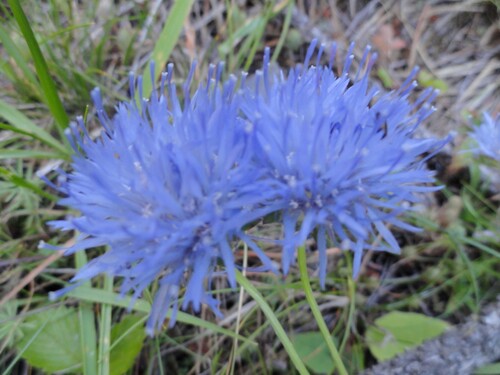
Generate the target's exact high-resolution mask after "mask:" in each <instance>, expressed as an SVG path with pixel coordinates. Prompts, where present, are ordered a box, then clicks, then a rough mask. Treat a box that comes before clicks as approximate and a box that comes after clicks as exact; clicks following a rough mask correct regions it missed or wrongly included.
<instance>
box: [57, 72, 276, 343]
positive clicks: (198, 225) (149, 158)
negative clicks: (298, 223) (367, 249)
mask: <svg viewBox="0 0 500 375" xmlns="http://www.w3.org/2000/svg"><path fill="white" fill-rule="evenodd" d="M194 67H195V66H194V65H193V67H192V69H191V73H190V76H189V78H188V80H187V82H186V83H185V85H184V103H183V104H182V105H181V103H180V102H179V100H178V97H177V94H176V87H175V84H174V83H173V82H172V80H171V77H172V66H171V65H170V66H169V68H168V71H167V73H166V74H164V75H163V76H162V82H161V88H160V95H158V94H156V90H155V91H154V93H153V95H152V97H151V99H150V100H149V101H146V100H142V103H141V105H140V106H137V105H136V102H135V100H134V99H132V100H131V101H130V102H128V103H120V104H119V105H118V107H117V108H116V114H115V115H114V117H113V118H112V119H110V118H108V117H107V115H106V113H105V112H104V110H103V106H102V100H101V96H100V92H99V90H98V89H96V90H94V91H93V92H92V97H93V100H94V102H95V105H96V107H97V114H98V117H99V120H100V122H101V124H102V126H103V128H104V131H103V133H102V134H101V136H100V137H99V138H98V139H96V140H93V139H91V138H90V136H89V134H88V132H87V130H86V129H85V125H84V124H83V121H82V119H81V118H79V119H78V122H77V124H74V125H73V126H72V132H71V134H70V136H69V139H70V140H71V142H72V144H73V147H74V149H75V155H74V157H73V163H72V172H70V173H69V174H68V175H67V176H66V179H67V182H66V183H65V185H64V186H62V190H63V191H64V193H65V194H66V196H67V197H66V198H64V199H62V200H61V201H60V203H61V204H63V205H66V206H68V207H70V208H72V209H75V210H77V211H78V212H79V213H80V216H78V217H70V218H67V219H65V220H61V221H55V222H52V225H53V226H54V227H55V228H58V229H62V230H76V231H78V232H80V236H79V238H78V240H77V242H76V244H75V245H74V246H72V247H70V248H69V249H67V254H70V253H73V252H75V251H79V250H82V249H87V248H91V247H96V246H108V249H107V251H106V252H105V253H104V254H102V255H100V256H99V257H97V258H95V259H93V260H92V261H90V262H89V263H88V264H87V265H86V266H85V267H83V268H82V269H81V270H79V271H78V273H77V274H76V276H75V277H74V278H73V280H72V281H75V282H76V281H80V282H81V281H83V280H88V279H91V278H93V277H94V276H96V275H98V274H102V273H108V274H111V275H114V276H121V277H123V283H122V284H121V292H122V293H123V294H125V293H126V292H128V291H133V292H134V295H133V297H134V299H135V298H137V297H139V296H140V295H141V293H142V292H143V291H144V289H145V288H146V287H148V286H149V285H150V284H151V283H152V282H153V281H154V280H155V279H157V278H158V277H159V278H160V280H159V287H158V290H157V292H156V294H155V296H154V302H153V307H152V311H151V315H150V317H149V321H148V323H147V330H148V332H149V333H150V334H152V333H153V332H154V331H156V330H158V329H159V328H161V325H162V323H163V321H164V319H165V316H166V314H167V311H168V310H169V308H170V307H171V306H172V311H173V313H172V315H173V316H172V319H171V321H170V322H171V324H173V323H174V322H175V313H176V312H177V309H178V299H179V297H180V295H181V293H180V290H181V288H185V292H184V300H183V303H182V308H183V309H186V308H187V307H188V305H189V304H190V303H191V304H192V307H193V309H194V310H195V311H199V309H200V305H201V304H202V303H204V304H207V305H208V306H209V307H210V308H211V309H212V310H213V311H214V312H215V313H216V314H217V315H220V311H219V310H218V301H217V300H216V299H214V297H213V296H212V295H211V294H210V289H211V281H210V279H211V278H212V277H213V276H214V269H215V266H216V264H217V262H218V261H219V260H221V261H222V263H223V264H224V266H225V270H226V272H227V278H228V280H229V283H230V285H231V286H232V287H235V284H236V283H235V264H234V258H233V250H232V240H233V239H235V238H238V239H240V240H242V241H243V242H246V243H247V244H248V245H249V246H250V247H251V248H252V249H253V250H254V251H255V252H256V253H257V254H258V255H259V256H260V257H261V259H262V261H263V263H264V266H265V267H266V268H268V269H273V265H272V263H271V262H270V260H269V259H268V258H267V257H266V255H265V254H264V253H263V252H262V251H261V250H260V249H259V248H258V247H257V246H256V245H255V243H253V242H252V240H251V239H250V238H249V237H247V236H246V235H245V234H244V233H243V232H242V227H243V226H244V225H246V224H248V223H250V222H252V221H255V220H256V219H259V218H261V217H262V216H264V215H266V214H267V213H269V212H271V211H273V210H274V209H275V208H274V207H273V206H272V205H266V204H263V203H265V202H267V201H272V199H273V197H271V196H270V195H269V194H272V192H273V190H272V189H269V187H268V186H267V184H268V180H267V179H265V178H263V172H262V171H260V170H258V169H257V168H256V167H257V164H254V163H249V162H248V161H249V160H251V159H252V158H253V156H254V150H253V149H252V145H251V143H250V142H249V139H250V137H249V133H248V123H247V122H246V121H244V120H243V119H241V118H240V117H239V116H238V114H239V110H240V107H241V103H240V102H241V96H238V95H236V93H235V85H236V81H237V80H236V78H234V77H231V78H230V79H229V80H228V81H227V82H225V83H224V84H221V83H220V75H221V71H222V65H220V66H219V67H218V68H217V69H216V68H215V67H211V69H210V73H209V79H208V82H207V84H206V85H202V86H200V87H199V88H198V89H197V90H196V92H195V93H194V94H193V95H192V96H191V95H189V87H190V82H191V77H192V73H193V71H194ZM214 75H215V78H214V77H213V76H214ZM130 86H131V96H132V98H134V96H135V93H134V86H135V82H134V79H133V77H131V85H130ZM138 86H139V87H142V84H141V81H140V80H139V82H138ZM163 93H165V94H163ZM268 192H269V193H268ZM75 285H77V284H75ZM70 288H71V287H70ZM66 291H67V289H63V290H62V291H60V292H56V293H55V294H54V297H57V296H59V295H61V294H64V292H66Z"/></svg>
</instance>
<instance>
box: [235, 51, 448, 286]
mask: <svg viewBox="0 0 500 375" xmlns="http://www.w3.org/2000/svg"><path fill="white" fill-rule="evenodd" d="M352 48H353V46H351V50H350V51H349V53H348V56H347V58H346V60H345V63H344V67H343V71H342V74H341V75H340V76H336V75H335V74H334V72H333V70H332V62H333V60H334V56H335V46H334V47H333V48H332V53H331V56H330V63H329V65H328V66H319V62H320V58H321V56H322V53H323V49H324V47H323V46H321V47H320V48H319V52H318V57H317V62H316V66H310V67H309V61H310V58H311V57H312V54H313V53H314V51H315V49H316V43H315V42H313V43H312V44H311V46H310V47H309V50H308V52H307V55H306V59H305V62H304V64H303V65H302V66H297V67H295V68H293V69H292V70H291V71H290V72H289V73H288V76H285V75H284V74H283V73H282V72H280V73H277V74H272V73H271V72H270V69H269V68H268V61H269V50H267V51H266V55H265V59H264V68H263V70H262V71H261V72H257V77H256V84H255V85H254V86H253V87H252V86H250V85H247V86H246V87H245V100H244V101H243V102H242V111H243V113H244V116H245V117H246V119H247V120H248V121H249V123H251V124H252V125H253V127H254V129H253V137H254V142H255V149H256V154H255V158H256V160H257V161H256V163H257V164H260V165H261V166H262V168H264V169H267V171H268V172H267V177H266V178H267V179H269V180H272V181H273V182H274V184H273V188H274V189H276V195H277V196H278V198H276V202H279V205H280V211H281V212H282V224H283V232H284V234H283V241H282V242H283V255H282V267H283V270H284V272H285V273H286V272H288V270H289V268H290V266H291V264H292V263H293V262H294V257H295V251H296V248H297V246H301V245H303V244H304V242H305V240H306V239H307V238H308V237H309V236H310V235H311V234H312V233H315V235H316V238H317V247H318V250H319V267H320V273H319V274H320V281H321V285H322V286H324V283H325V275H326V263H327V262H326V247H327V239H330V240H331V241H332V242H333V243H334V244H336V245H337V246H339V247H341V248H342V249H351V250H353V251H354V274H355V275H356V274H357V273H358V271H359V269H360V264H361V259H362V253H363V250H366V249H370V250H384V251H389V252H394V253H398V252H399V251H400V248H399V245H398V242H397V240H396V239H395V238H394V236H393V235H392V234H391V230H390V227H399V228H403V229H406V230H411V231H416V230H417V228H415V227H413V226H411V225H409V224H406V223H405V222H403V221H402V220H401V219H400V215H401V214H402V213H404V212H405V211H408V210H411V209H412V208H411V203H413V202H416V201H418V200H419V195H418V193H421V192H430V191H434V190H436V189H438V188H437V187H434V186H432V185H429V184H432V183H433V182H434V177H433V175H434V174H433V172H431V171H429V170H427V168H426V160H427V159H428V158H430V157H431V156H432V155H434V154H435V153H436V152H437V151H438V150H439V149H440V148H441V147H442V146H443V145H444V143H445V142H446V140H444V141H439V140H435V139H421V138H417V137H415V130H416V128H417V127H418V125H419V124H420V123H421V122H422V121H423V120H424V119H425V118H427V117H428V116H429V115H430V114H431V113H432V112H433V107H432V106H431V102H432V100H433V99H434V97H435V96H436V92H434V91H433V90H432V89H428V90H425V91H423V92H422V93H421V94H420V96H419V97H418V98H417V99H416V100H415V102H413V103H412V102H410V101H409V99H408V98H409V95H410V93H411V92H412V90H413V89H414V88H415V87H416V84H415V83H414V82H413V81H412V80H413V77H414V76H415V74H416V71H414V72H412V74H411V75H410V77H408V79H407V80H406V81H405V82H404V83H403V85H402V86H401V88H400V89H398V90H396V91H392V92H389V93H383V92H379V90H378V89H377V88H375V87H373V86H372V85H370V83H369V77H368V76H369V73H370V70H371V68H372V66H373V63H374V61H375V55H371V54H370V49H369V48H367V49H366V51H365V54H364V56H363V59H362V61H361V63H360V69H359V70H358V72H357V73H356V74H354V75H352V74H350V73H349V71H350V67H351V63H352V61H353V56H352V54H351V53H352ZM365 65H366V67H365ZM363 69H364V73H363Z"/></svg>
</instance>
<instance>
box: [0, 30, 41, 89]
mask: <svg viewBox="0 0 500 375" xmlns="http://www.w3.org/2000/svg"><path fill="white" fill-rule="evenodd" d="M0 42H2V46H3V48H5V51H6V52H7V53H8V54H9V56H10V57H11V58H12V59H13V60H14V61H15V63H16V66H17V67H18V68H19V69H20V70H21V72H22V73H23V76H22V77H20V79H24V80H26V81H28V82H29V84H30V86H31V87H32V88H34V89H36V90H37V93H36V95H37V96H38V95H39V93H38V90H39V89H40V88H39V85H38V81H37V80H36V77H35V75H34V74H33V72H32V71H31V69H30V67H29V66H28V63H27V62H26V60H25V59H24V57H23V55H22V53H21V51H19V48H17V46H16V45H15V43H14V42H13V41H12V39H11V38H10V36H9V34H8V33H7V31H6V30H5V28H4V27H2V26H1V25H0Z"/></svg>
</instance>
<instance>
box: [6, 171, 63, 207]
mask: <svg viewBox="0 0 500 375" xmlns="http://www.w3.org/2000/svg"><path fill="white" fill-rule="evenodd" d="M0 176H2V177H3V178H4V179H5V180H7V181H10V182H12V183H13V184H14V185H16V186H19V187H22V188H25V189H28V190H31V191H33V192H34V193H36V194H38V195H39V196H41V197H43V198H46V199H49V200H51V201H53V202H57V201H58V200H59V198H58V197H56V196H54V195H52V194H50V193H47V192H46V191H44V190H43V189H42V188H40V187H39V186H37V185H35V184H34V183H32V182H30V181H28V180H26V179H25V178H23V177H21V176H19V175H17V174H15V173H14V172H11V171H9V170H8V169H6V168H3V167H0Z"/></svg>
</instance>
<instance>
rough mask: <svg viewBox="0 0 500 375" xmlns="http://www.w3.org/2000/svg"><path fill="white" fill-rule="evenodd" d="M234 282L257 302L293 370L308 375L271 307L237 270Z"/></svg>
mask: <svg viewBox="0 0 500 375" xmlns="http://www.w3.org/2000/svg"><path fill="white" fill-rule="evenodd" d="M236 280H237V281H238V284H240V285H241V287H242V288H244V289H245V291H246V292H247V293H248V294H249V295H250V296H251V297H252V298H253V299H254V300H255V302H257V304H258V305H259V307H260V309H261V310H262V312H263V313H264V315H265V316H266V317H267V319H268V320H269V323H270V324H271V326H272V327H273V329H274V332H275V333H276V336H278V339H279V340H280V341H281V343H282V344H283V347H284V348H285V350H286V352H287V353H288V356H289V357H290V359H291V361H292V362H293V364H294V365H295V368H296V369H297V371H298V372H299V374H301V375H309V371H307V369H306V366H305V365H304V363H303V362H302V360H301V359H300V357H299V354H298V353H297V351H296V350H295V348H294V346H293V344H292V342H291V341H290V339H289V338H288V335H287V334H286V332H285V330H284V329H283V327H282V325H281V324H280V322H279V320H278V319H277V318H276V315H274V312H273V310H272V309H271V307H270V306H269V305H268V304H267V302H266V300H265V299H264V297H262V294H260V293H259V291H258V290H257V288H255V287H254V286H253V285H252V283H251V282H250V281H249V280H248V279H247V278H246V277H245V276H243V274H242V273H241V272H240V271H238V270H236ZM346 374H347V373H346Z"/></svg>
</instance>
